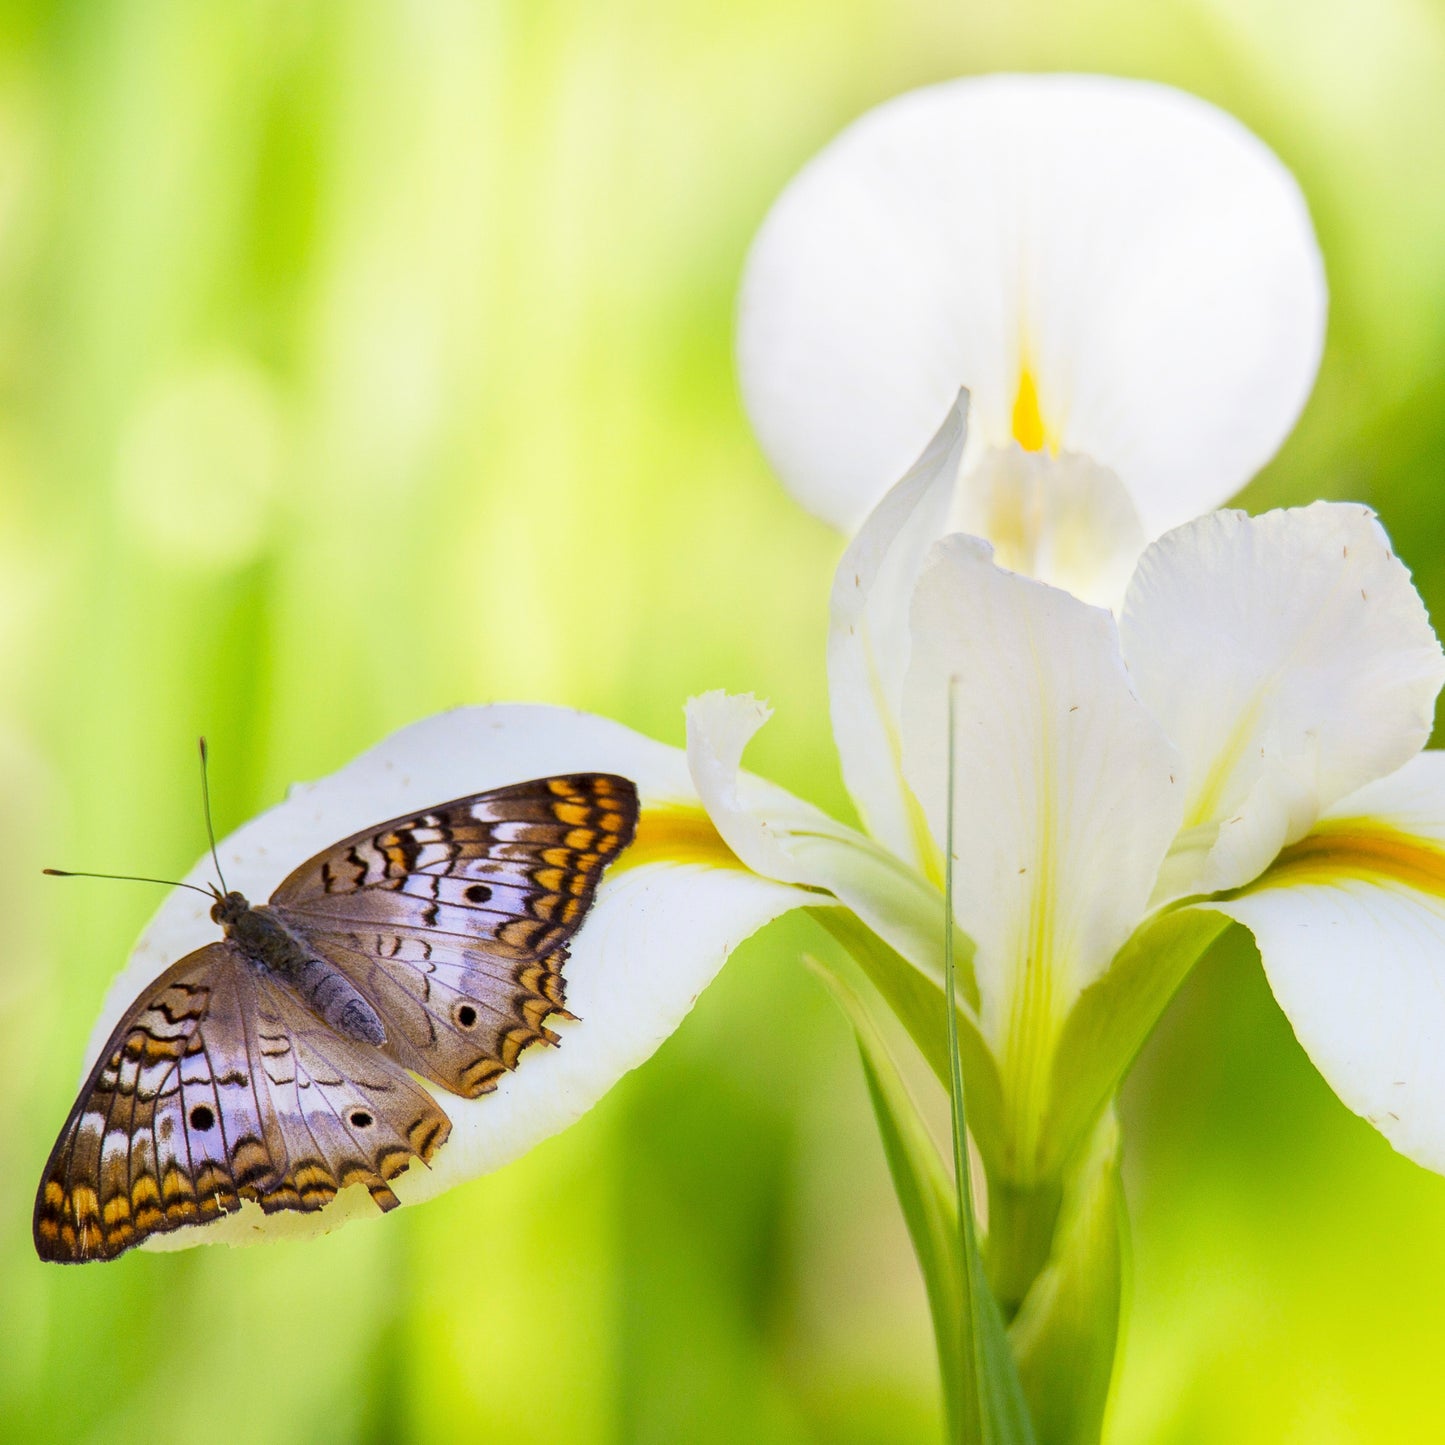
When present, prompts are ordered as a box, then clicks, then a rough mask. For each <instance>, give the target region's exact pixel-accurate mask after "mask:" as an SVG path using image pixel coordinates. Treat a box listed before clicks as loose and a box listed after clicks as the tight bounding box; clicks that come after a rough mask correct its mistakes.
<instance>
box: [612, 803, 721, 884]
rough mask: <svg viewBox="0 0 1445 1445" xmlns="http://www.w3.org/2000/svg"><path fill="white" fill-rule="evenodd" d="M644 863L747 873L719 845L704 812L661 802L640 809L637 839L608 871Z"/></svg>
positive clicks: (678, 804) (719, 838) (719, 835)
mask: <svg viewBox="0 0 1445 1445" xmlns="http://www.w3.org/2000/svg"><path fill="white" fill-rule="evenodd" d="M648 863H672V864H674V865H679V864H683V865H685V864H693V865H699V866H702V867H706V868H736V869H738V870H739V871H740V872H743V873H746V872H747V871H748V870H747V866H746V865H745V864H744V863H743V862H742V860H741V859H740V858H739V857H738V855H737V854H736V853H734V852H733V850H732V849H731V848H729V847H728V845H727V844H726V843H724V842H723V840H722V835H721V834H720V833H719V832H718V830H717V829H716V828H715V827H714V826H713V822H712V819H711V818H709V817H708V815H707V811H706V810H705V809H704V808H702V807H700V806H699V805H697V804H689V803H663V804H658V805H655V806H653V807H650V808H644V809H643V810H642V815H641V817H639V818H638V820H637V836H636V837H635V838H634V839H633V840H632V845H631V846H630V847H628V848H626V849H624V850H623V852H622V855H621V857H619V858H618V860H617V862H616V863H615V864H613V866H612V868H611V870H610V871H611V872H613V873H617V872H621V871H622V870H624V869H627V868H640V867H642V866H643V865H644V864H648Z"/></svg>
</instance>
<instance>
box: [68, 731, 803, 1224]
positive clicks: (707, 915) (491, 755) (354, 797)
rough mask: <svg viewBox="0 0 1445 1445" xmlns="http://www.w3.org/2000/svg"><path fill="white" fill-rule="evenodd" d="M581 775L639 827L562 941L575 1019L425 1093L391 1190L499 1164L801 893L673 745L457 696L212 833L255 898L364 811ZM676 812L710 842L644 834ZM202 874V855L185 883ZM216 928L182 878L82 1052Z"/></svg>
mask: <svg viewBox="0 0 1445 1445" xmlns="http://www.w3.org/2000/svg"><path fill="white" fill-rule="evenodd" d="M581 770H605V771H613V772H618V773H621V774H623V775H624V776H626V777H629V778H631V779H632V780H633V781H634V782H635V783H636V784H637V786H638V791H639V793H640V795H641V798H642V807H643V822H642V825H641V827H640V828H639V834H638V841H637V842H636V843H635V844H634V845H633V848H634V849H639V850H640V849H646V851H645V852H644V853H640V854H638V856H637V859H636V862H635V866H628V865H629V862H631V861H632V860H629V859H628V857H627V855H625V854H624V855H623V858H622V859H621V860H619V862H618V863H617V864H616V865H614V866H613V868H612V869H611V870H610V871H609V873H608V875H607V876H606V877H605V878H604V880H603V882H602V885H601V887H600V888H599V890H598V893H597V898H596V901H595V903H594V905H593V908H592V911H591V913H590V914H589V915H588V917H587V919H586V921H585V922H584V923H583V925H582V927H581V929H580V930H579V931H578V933H577V935H576V938H575V939H574V941H573V943H572V945H571V953H570V958H569V960H568V962H567V965H566V979H567V1004H568V1007H569V1009H570V1010H571V1011H572V1012H573V1013H575V1014H576V1015H577V1020H576V1021H575V1022H567V1021H557V1020H553V1023H552V1026H553V1027H554V1028H555V1029H556V1031H557V1032H558V1033H559V1034H560V1035H561V1036H562V1041H561V1045H560V1047H558V1048H555V1049H547V1048H541V1047H538V1048H533V1049H529V1050H528V1051H527V1052H526V1053H525V1054H523V1056H522V1059H521V1062H520V1064H519V1066H518V1068H517V1071H516V1072H515V1073H513V1074H509V1075H507V1076H506V1077H505V1078H503V1080H502V1081H501V1084H500V1085H499V1087H498V1089H497V1091H496V1092H495V1093H493V1094H488V1095H484V1096H483V1097H482V1098H480V1099H475V1100H468V1099H462V1098H458V1097H456V1096H454V1095H452V1094H448V1093H446V1092H445V1091H442V1090H437V1089H433V1090H432V1092H433V1094H434V1095H435V1096H436V1098H437V1100H438V1102H439V1103H440V1104H441V1107H442V1108H443V1109H444V1110H445V1111H446V1113H447V1114H448V1115H449V1116H450V1117H451V1120H452V1124H453V1128H452V1133H451V1137H450V1138H449V1139H448V1141H447V1142H446V1144H444V1145H443V1146H442V1148H441V1149H440V1150H439V1151H438V1153H437V1155H436V1157H435V1158H434V1160H433V1162H432V1166H431V1168H430V1169H426V1168H424V1167H422V1166H420V1165H413V1166H412V1168H411V1169H410V1170H409V1171H408V1172H407V1173H406V1174H405V1175H404V1176H402V1177H401V1178H400V1179H398V1180H396V1181H395V1183H394V1185H393V1188H394V1189H395V1191H396V1193H397V1194H398V1195H399V1196H400V1198H401V1199H402V1201H403V1202H404V1203H415V1202H417V1201H419V1200H422V1199H426V1198H429V1197H431V1196H432V1195H434V1194H437V1193H440V1192H441V1191H442V1190H444V1189H448V1188H450V1187H451V1186H453V1185H455V1184H458V1183H461V1182H462V1181H464V1180H467V1179H471V1178H473V1177H475V1176H477V1175H480V1174H485V1173H487V1172H489V1171H490V1170H493V1169H497V1168H500V1167H501V1166H502V1165H503V1164H506V1163H508V1162H510V1161H511V1160H513V1159H515V1158H517V1157H518V1156H519V1155H521V1154H523V1153H525V1152H526V1151H527V1150H528V1149H530V1148H531V1147H532V1146H533V1145H534V1144H536V1143H538V1142H539V1141H540V1140H542V1139H544V1138H546V1137H548V1136H549V1135H551V1134H555V1133H557V1132H558V1131H559V1130H561V1129H563V1128H565V1127H566V1126H567V1125H568V1124H570V1123H572V1122H573V1121H574V1120H575V1119H577V1118H578V1117H580V1116H581V1115H582V1114H583V1113H585V1112H586V1111H587V1110H588V1109H589V1108H591V1106H592V1105H593V1104H594V1103H596V1102H597V1100H598V1099H600V1098H601V1097H602V1095H603V1094H605V1093H606V1092H607V1090H608V1089H610V1088H611V1087H612V1085H613V1084H614V1083H616V1082H617V1080H618V1079H619V1078H621V1076H622V1075H623V1074H625V1073H626V1072H627V1071H628V1070H629V1069H632V1068H635V1067H636V1066H637V1065H638V1064H640V1063H642V1062H643V1061H644V1060H645V1059H647V1058H648V1057H649V1056H650V1055H651V1054H652V1053H653V1051H654V1050H655V1049H656V1048H657V1046H658V1045H659V1044H660V1043H661V1042H662V1041H663V1040H664V1039H665V1038H667V1036H668V1035H669V1034H670V1033H672V1031H673V1030H674V1029H675V1028H676V1027H677V1026H678V1024H679V1023H681V1021H682V1019H683V1017H684V1016H685V1015H686V1013H687V1012H688V1010H689V1009H690V1008H691V1007H692V1004H693V1002H694V1000H695V999H696V998H697V996H698V994H699V993H700V992H701V991H702V989H703V988H704V987H705V986H706V985H707V984H708V983H709V982H710V981H711V980H712V978H713V976H714V974H716V972H717V971H718V969H719V968H720V967H721V965H722V963H723V961H724V960H725V959H726V958H727V956H728V954H729V953H730V952H731V951H732V950H733V949H734V948H735V947H736V946H737V945H738V944H739V943H740V942H742V940H743V939H744V938H746V937H747V936H748V935H749V934H750V933H753V932H754V931H755V930H756V929H758V928H759V927H761V926H762V924H764V923H766V922H767V921H768V920H770V919H772V918H774V917H776V916H777V915H778V914H780V913H782V912H785V911H786V910H787V909H789V908H794V907H797V906H799V904H801V903H806V902H808V901H810V898H811V895H809V894H806V893H801V892H799V891H798V890H795V889H791V888H787V887H785V886H783V885H781V884H779V883H776V882H773V881H771V880H768V879H763V878H759V877H757V876H756V875H754V874H752V873H749V872H748V871H747V870H746V869H744V868H743V867H742V866H741V865H740V864H739V863H738V861H737V859H736V858H734V857H733V856H732V855H731V854H730V853H729V852H728V851H727V849H726V848H725V847H723V846H722V844H721V841H720V840H719V839H717V838H716V835H715V834H713V833H712V831H711V828H710V826H709V825H707V824H706V820H705V817H704V816H703V815H702V813H701V809H700V806H699V804H698V800H697V797H696V794H695V793H694V791H693V788H692V784H691V780H690V778H689V776H688V772H687V766H686V760H685V757H684V755H683V753H682V752H681V751H680V750H678V749H676V748H669V747H666V746H664V745H663V744H661V743H657V742H654V741H653V740H652V739H650V738H645V737H643V736H641V735H640V734H638V733H635V732H632V731H631V730H630V729H627V728H624V727H622V726H620V725H619V724H617V723H613V722H610V721H608V720H607V719H605V718H599V717H594V716H590V715H588V714H585V713H578V712H571V711H567V710H565V709H562V708H548V707H526V706H498V707H485V708H467V709H459V710H457V711H455V712H449V713H443V714H441V715H439V716H437V717H433V718H429V719H427V720H426V721H424V722H420V723H417V724H415V725H414V726H412V727H409V728H406V729H403V730H402V731H401V732H399V733H396V734H395V735H393V736H392V737H390V738H388V739H387V740H386V741H384V742H382V743H381V744H379V745H378V746H377V747H375V748H373V749H372V750H371V751H370V752H367V753H365V754H363V755H362V756H361V757H360V758H358V759H356V761H354V762H353V763H351V764H349V765H348V766H347V767H345V768H343V769H341V771H340V772H337V773H333V774H332V775H331V776H330V777H327V778H323V779H322V780H321V781H319V782H316V783H310V784H304V785H301V786H298V787H296V788H294V789H293V790H292V791H291V793H290V795H289V796H288V797H287V799H286V801H285V802H284V803H281V804H280V805H278V806H277V807H275V808H272V809H271V810H270V811H269V812H267V813H263V814H262V815H261V816H260V817H258V818H256V819H254V820H253V821H252V822H250V823H248V824H246V825H245V826H244V827H242V828H240V829H238V830H237V831H236V832H235V833H233V834H231V835H230V837H228V838H227V839H225V841H224V842H222V843H221V845H220V857H221V864H222V867H223V868H224V870H225V874H226V881H227V883H228V885H229V886H231V887H232V888H235V889H239V890H240V891H242V892H243V893H245V894H246V895H247V896H248V897H249V898H251V899H252V900H253V901H259V900H262V899H264V898H266V897H267V896H268V895H269V894H270V892H271V890H272V889H273V888H274V887H275V886H276V884H277V883H279V882H280V880H281V879H282V877H284V876H285V874H286V873H288V872H289V871H290V869H291V868H292V867H293V866H295V865H296V864H297V863H298V862H300V861H301V860H303V859H304V858H307V857H309V856H310V855H311V854H313V853H315V852H317V851H319V850H320V849H322V848H323V847H326V846H327V845H329V844H330V843H332V842H334V841H335V840H336V839H338V838H341V837H344V836H346V835H347V834H349V833H352V832H355V831H358V830H360V829H362V828H365V827H368V826H370V825H371V824H373V823H377V822H381V821H383V820H385V819H387V818H389V817H393V816H395V815H397V814H399V813H404V812H408V811H411V810H412V809H416V808H420V807H425V806H427V805H429V804H434V803H437V802H441V801H444V800H447V799H450V798H454V797H459V796H461V795H463V794H466V793H470V792H480V791H482V790H484V789H487V788H491V787H497V786H500V785H502V784H504V783H509V782H517V781H520V780H522V779H525V778H533V777H540V776H543V775H545V774H548V773H560V772H576V771H581ZM689 815H690V816H691V818H692V819H693V820H695V822H696V824H698V825H700V826H699V827H694V829H693V830H692V831H693V832H694V833H696V834H698V835H699V837H701V838H702V839H703V840H704V842H705V840H706V839H707V838H709V837H710V838H711V840H712V848H711V850H709V849H708V848H707V847H706V846H704V847H702V848H698V847H693V848H692V849H691V850H690V851H688V852H687V854H686V856H685V857H679V858H678V859H677V860H675V861H668V860H667V858H666V856H662V855H660V854H659V851H658V849H657V847H656V846H655V844H647V843H645V842H644V839H645V838H646V836H647V834H648V832H649V830H650V826H651V825H650V819H652V818H653V817H654V816H656V817H657V818H659V819H662V820H663V825H662V826H661V827H660V828H659V830H658V831H659V833H660V834H661V835H662V836H664V837H665V835H666V820H667V819H668V818H669V816H677V817H682V818H687V817H689ZM663 853H664V854H665V849H664V850H663ZM211 876H212V870H211V867H210V862H209V859H203V860H202V861H201V862H200V863H199V864H198V865H197V866H196V868H195V869H194V870H192V873H191V874H190V875H189V881H193V882H197V883H205V882H208V881H209V880H210V878H211ZM216 937H217V929H216V925H215V924H213V923H212V922H211V921H210V918H209V911H208V905H207V902H206V900H204V899H201V898H198V897H197V896H196V895H195V894H193V893H187V892H182V891H179V890H178V891H177V892H176V893H175V894H173V895H172V896H171V897H170V898H169V899H167V901H166V902H165V904H164V905H163V906H162V907H161V909H160V912H159V913H158V914H157V915H156V918H155V919H154V920H153V921H152V923H151V925H150V926H149V927H148V928H147V929H146V931H145V934H144V935H143V937H142V938H141V940H140V942H139V944H138V945H137V947H136V950H135V952H134V953H133V954H132V956H131V959H130V962H129V963H128V965H127V967H126V969H125V971H124V972H123V974H122V975H121V976H120V978H119V979H118V980H117V981H116V983H115V985H114V986H113V987H112V989H111V991H110V994H109V996H108V998H107V1002H106V1007H105V1010H104V1015H103V1017H102V1019H101V1021H100V1024H99V1025H98V1026H97V1029H96V1031H95V1034H94V1036H93V1038H92V1041H91V1050H90V1056H91V1057H92V1058H93V1057H94V1055H95V1053H96V1052H97V1051H98V1050H99V1048H100V1046H101V1044H102V1043H103V1042H104V1039H105V1037H106V1035H107V1034H108V1032H109V1030H110V1029H111V1028H112V1027H113V1026H114V1023H115V1020H116V1019H117V1018H118V1017H119V1015H120V1013H121V1012H122V1010H123V1009H124V1007H125V1006H126V1005H127V1004H128V1003H129V1002H130V1001H131V1000H132V999H133V998H134V997H135V996H136V995H137V993H139V992H140V990H141V989H142V988H143V987H144V986H145V985H146V984H147V983H148V982H149V981H150V980H151V979H153V978H154V977H155V976H156V975H157V974H158V973H160V972H161V970H162V969H163V968H164V967H166V965H167V964H169V963H170V962H172V961H173V960H174V959H176V958H179V957H180V956H181V955H182V954H184V953H186V952H188V951H190V950H191V949H194V948H197V947H200V946H201V945H202V944H205V943H209V942H211V941H213V940H214V939H215V938H216ZM376 1214H377V1210H376V1207H375V1205H373V1204H372V1203H371V1201H370V1199H369V1197H368V1195H367V1193H366V1191H365V1190H364V1189H360V1188H351V1189H346V1190H343V1191H342V1193H341V1194H340V1195H339V1196H338V1197H337V1199H336V1200H335V1201H334V1203H332V1204H331V1205H328V1206H327V1207H326V1208H325V1209H324V1210H322V1211H321V1212H320V1213H319V1214H317V1215H300V1214H286V1213H281V1214H274V1215H271V1216H269V1217H266V1216H263V1215H262V1213H261V1211H260V1209H259V1208H258V1207H256V1206H254V1205H250V1204H245V1205H243V1206H242V1208H241V1210H240V1211H239V1212H238V1213H236V1214H232V1215H229V1216H225V1217H223V1218H221V1219H220V1220H217V1221H216V1222H215V1223H214V1224H211V1225H207V1226H203V1227H200V1228H188V1229H182V1230H178V1231H176V1232H175V1233H174V1234H170V1235H162V1236H158V1237H155V1238H154V1239H153V1240H152V1242H151V1247H154V1248H160V1249H168V1248H169V1249H175V1248H184V1247H186V1246H188V1245H190V1244H196V1243H214V1242H218V1241H223V1240H224V1241H226V1242H230V1243H246V1242H251V1241H253V1240H257V1239H261V1238H275V1237H282V1236H287V1237H289V1236H296V1235H307V1234H315V1233H321V1232H325V1231H327V1230H329V1229H332V1228H335V1227H336V1226H337V1225H338V1224H341V1223H344V1222H346V1221H347V1220H349V1219H352V1218H357V1217H374V1216H376Z"/></svg>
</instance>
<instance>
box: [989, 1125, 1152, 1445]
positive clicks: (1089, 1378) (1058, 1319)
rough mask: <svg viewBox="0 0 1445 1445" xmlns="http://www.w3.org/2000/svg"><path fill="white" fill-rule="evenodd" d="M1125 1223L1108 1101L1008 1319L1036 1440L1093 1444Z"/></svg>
mask: <svg viewBox="0 0 1445 1445" xmlns="http://www.w3.org/2000/svg"><path fill="white" fill-rule="evenodd" d="M1126 1227H1127V1221H1126V1218H1125V1213H1124V1197H1123V1189H1122V1187H1121V1184H1120V1180H1119V1126H1118V1121H1117V1120H1116V1118H1115V1116H1114V1112H1113V1110H1112V1109H1110V1110H1109V1111H1107V1112H1106V1113H1105V1114H1104V1116H1103V1117H1102V1118H1101V1119H1100V1120H1099V1123H1098V1125H1097V1127H1096V1128H1095V1131H1094V1136H1093V1139H1092V1140H1091V1141H1090V1145H1089V1148H1088V1150H1087V1152H1086V1153H1085V1154H1084V1155H1083V1156H1082V1157H1081V1158H1080V1161H1079V1166H1078V1168H1077V1169H1076V1170H1075V1172H1074V1173H1073V1175H1072V1176H1071V1178H1070V1179H1069V1181H1068V1183H1067V1184H1066V1185H1065V1188H1064V1194H1063V1204H1062V1208H1061V1210H1060V1213H1059V1221H1058V1226H1057V1228H1056V1230H1055V1234H1054V1245H1053V1252H1052V1254H1051V1256H1050V1258H1049V1262H1048V1264H1047V1265H1046V1266H1045V1267H1044V1269H1043V1271H1042V1272H1041V1273H1040V1275H1039V1276H1038V1278H1037V1279H1036V1280H1035V1281H1034V1283H1033V1286H1032V1288H1031V1289H1030V1290H1029V1293H1028V1295H1027V1297H1026V1298H1025V1300H1024V1302H1023V1307H1022V1308H1021V1309H1020V1310H1019V1312H1018V1315H1017V1317H1016V1318H1015V1319H1014V1322H1013V1324H1012V1325H1011V1326H1010V1328H1009V1337H1010V1339H1011V1341H1012V1343H1013V1350H1014V1356H1015V1358H1016V1359H1017V1360H1018V1370H1019V1376H1020V1379H1021V1381H1022V1383H1023V1389H1024V1395H1025V1397H1026V1398H1027V1400H1028V1403H1029V1411H1030V1414H1031V1416H1032V1418H1033V1421H1034V1428H1035V1430H1036V1431H1037V1434H1038V1441H1039V1445H1097V1442H1098V1439H1099V1432H1100V1429H1101V1427H1102V1425H1103V1420H1104V1407H1105V1405H1106V1404H1107V1403H1108V1398H1109V1381H1110V1379H1111V1378H1112V1376H1113V1371H1114V1354H1115V1351H1116V1349H1117V1346H1118V1337H1119V1315H1120V1308H1121V1299H1122V1294H1123V1265H1124V1237H1125V1230H1126Z"/></svg>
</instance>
